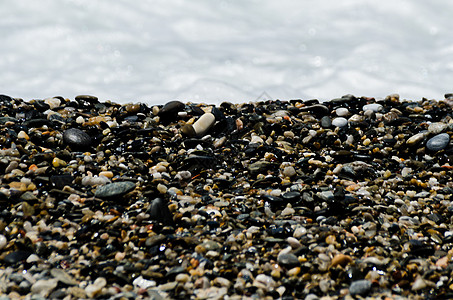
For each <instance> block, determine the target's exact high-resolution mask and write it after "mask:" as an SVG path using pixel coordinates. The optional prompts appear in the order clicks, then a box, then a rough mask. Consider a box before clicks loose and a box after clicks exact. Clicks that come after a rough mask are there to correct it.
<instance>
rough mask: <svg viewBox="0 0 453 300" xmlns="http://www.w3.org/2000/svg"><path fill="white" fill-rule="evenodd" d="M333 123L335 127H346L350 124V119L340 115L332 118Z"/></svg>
mask: <svg viewBox="0 0 453 300" xmlns="http://www.w3.org/2000/svg"><path fill="white" fill-rule="evenodd" d="M332 125H333V126H335V127H345V126H347V125H348V120H347V119H346V118H343V117H338V118H335V119H333V120H332Z"/></svg>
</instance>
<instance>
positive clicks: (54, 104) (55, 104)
mask: <svg viewBox="0 0 453 300" xmlns="http://www.w3.org/2000/svg"><path fill="white" fill-rule="evenodd" d="M44 103H46V104H47V105H49V106H50V109H54V108H55V107H58V106H60V104H61V101H60V99H58V98H47V99H45V100H44Z"/></svg>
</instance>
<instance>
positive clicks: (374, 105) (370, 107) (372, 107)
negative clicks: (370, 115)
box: [362, 103, 384, 113]
mask: <svg viewBox="0 0 453 300" xmlns="http://www.w3.org/2000/svg"><path fill="white" fill-rule="evenodd" d="M383 108H384V107H383V106H382V105H381V104H379V103H370V104H366V105H364V106H363V107H362V110H363V111H367V110H371V111H372V112H375V113H377V112H380V111H381V110H382V109H383Z"/></svg>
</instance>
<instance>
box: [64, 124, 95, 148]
mask: <svg viewBox="0 0 453 300" xmlns="http://www.w3.org/2000/svg"><path fill="white" fill-rule="evenodd" d="M63 142H64V143H65V144H66V145H68V146H69V147H71V148H73V150H86V149H89V148H90V146H91V144H92V143H93V141H92V139H91V137H90V136H89V135H88V134H87V133H86V132H84V131H82V130H80V129H77V128H70V129H68V130H66V131H65V132H64V133H63Z"/></svg>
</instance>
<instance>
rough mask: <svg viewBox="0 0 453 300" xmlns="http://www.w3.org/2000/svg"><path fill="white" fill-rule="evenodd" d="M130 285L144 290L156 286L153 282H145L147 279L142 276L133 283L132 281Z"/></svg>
mask: <svg viewBox="0 0 453 300" xmlns="http://www.w3.org/2000/svg"><path fill="white" fill-rule="evenodd" d="M132 284H133V285H135V286H138V287H139V288H141V289H145V290H146V289H147V288H150V287H155V286H156V282H155V281H154V280H147V279H144V278H143V277H142V276H139V277H137V278H135V279H134V281H132Z"/></svg>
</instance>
